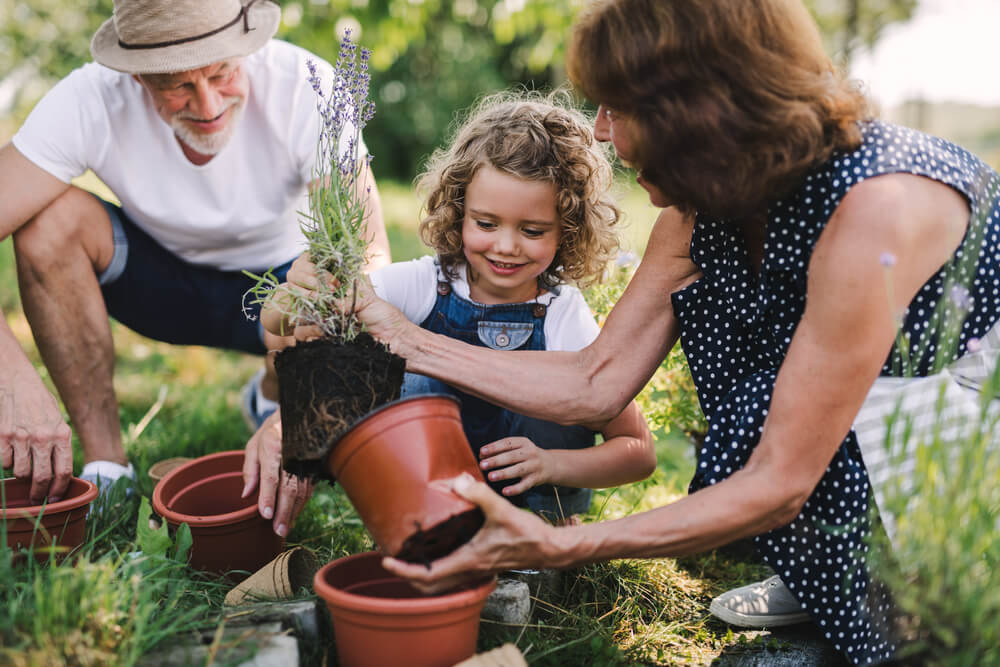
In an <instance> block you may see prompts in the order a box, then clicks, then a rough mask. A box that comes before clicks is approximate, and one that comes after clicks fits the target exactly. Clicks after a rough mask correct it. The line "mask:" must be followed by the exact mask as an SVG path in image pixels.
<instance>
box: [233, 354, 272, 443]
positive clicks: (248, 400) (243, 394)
mask: <svg viewBox="0 0 1000 667" xmlns="http://www.w3.org/2000/svg"><path fill="white" fill-rule="evenodd" d="M264 372H265V370H264V369H263V368H261V369H260V370H258V371H257V372H256V373H254V375H253V377H252V378H250V379H249V380H248V381H247V383H246V384H245V385H243V389H242V390H241V391H240V410H241V412H242V413H243V421H245V422H246V424H247V426H248V427H249V428H250V430H251V431H252V432H254V433H256V432H257V430H258V429H259V428H260V426H261V424H263V423H264V420H265V419H267V418H268V417H270V416H271V414H273V413H274V411H275V410H277V409H278V404H277V402H276V401H268V400H267V399H264V400H263V401H262V400H261V398H262V397H261V393H260V383H261V380H263V379H264ZM262 403H267V405H262Z"/></svg>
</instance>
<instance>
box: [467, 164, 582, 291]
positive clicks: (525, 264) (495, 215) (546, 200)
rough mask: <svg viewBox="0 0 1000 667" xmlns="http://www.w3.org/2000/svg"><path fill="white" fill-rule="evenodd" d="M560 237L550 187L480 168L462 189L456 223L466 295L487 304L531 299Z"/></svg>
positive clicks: (554, 252) (487, 168)
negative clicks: (459, 223)
mask: <svg viewBox="0 0 1000 667" xmlns="http://www.w3.org/2000/svg"><path fill="white" fill-rule="evenodd" d="M561 233H562V229H561V225H560V220H559V214H558V213H557V211H556V186H555V184H553V183H548V182H546V181H529V180H525V179H523V178H518V177H517V176H512V175H511V174H507V173H504V172H502V171H499V170H497V169H496V168H494V167H492V166H490V165H483V166H482V167H480V168H479V170H478V171H476V174H475V176H473V177H472V180H471V181H470V182H469V184H468V186H467V187H466V189H465V217H464V218H463V219H462V250H463V252H464V253H465V260H466V262H468V265H469V296H470V297H471V298H472V299H473V300H474V301H478V302H480V303H491V304H492V303H518V302H522V301H531V300H532V299H534V298H535V297H536V296H537V295H538V276H540V275H541V274H542V273H543V272H544V271H545V270H546V269H547V268H549V265H550V264H552V260H553V259H554V258H555V256H556V251H557V250H558V249H559V238H560V236H561Z"/></svg>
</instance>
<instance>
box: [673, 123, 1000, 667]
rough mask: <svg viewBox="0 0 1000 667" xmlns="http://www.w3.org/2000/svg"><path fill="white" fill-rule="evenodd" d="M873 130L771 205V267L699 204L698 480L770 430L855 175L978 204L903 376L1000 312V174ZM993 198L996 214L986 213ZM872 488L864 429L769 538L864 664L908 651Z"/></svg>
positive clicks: (779, 565)
mask: <svg viewBox="0 0 1000 667" xmlns="http://www.w3.org/2000/svg"><path fill="white" fill-rule="evenodd" d="M862 129H863V135H864V140H863V143H862V145H861V146H860V147H859V148H858V149H857V150H856V151H854V152H852V153H849V154H835V155H834V156H833V157H832V158H831V159H830V160H829V161H827V162H826V163H824V164H823V165H820V166H819V167H818V168H816V169H814V170H813V171H812V172H810V173H809V174H807V176H806V177H805V179H804V180H803V182H802V184H801V186H800V187H799V188H798V189H797V190H796V191H795V192H793V193H792V194H791V195H789V196H788V197H786V198H784V199H783V200H781V201H778V202H775V203H774V204H773V205H772V206H771V207H770V208H769V209H768V221H767V232H766V239H765V245H764V258H763V264H762V267H761V271H760V275H759V279H758V278H757V277H755V276H754V274H753V273H752V272H751V270H750V265H749V262H748V258H747V252H746V248H745V245H744V243H743V237H742V234H741V233H740V232H738V231H736V228H735V226H732V225H730V224H727V221H725V220H720V219H714V218H710V217H707V216H702V215H699V216H698V219H697V223H696V225H695V230H694V235H693V238H692V240H691V256H692V259H693V260H694V262H695V263H696V264H697V265H698V266H699V267H700V268H701V269H702V273H703V277H702V278H701V279H699V280H698V281H696V282H695V283H693V284H691V285H689V286H688V287H687V288H685V289H684V290H682V291H680V292H677V293H675V294H673V295H672V301H673V306H674V311H675V313H676V314H677V317H678V318H679V319H680V322H681V331H682V334H681V342H682V345H683V347H684V351H685V353H686V355H687V357H688V362H689V364H690V367H691V373H692V375H693V377H694V381H695V385H696V386H697V389H698V396H699V400H700V401H701V405H702V409H703V410H704V412H705V414H706V415H708V417H709V430H708V434H707V436H706V439H705V443H704V446H703V448H702V451H701V454H700V457H699V462H698V467H697V471H696V473H695V477H694V479H693V480H692V483H691V490H692V491H694V490H697V489H699V488H702V487H704V486H708V485H711V484H715V483H717V482H719V481H721V480H722V479H725V478H726V477H728V476H729V475H731V474H732V473H733V472H734V471H735V470H738V469H740V468H741V467H742V466H743V465H744V463H745V462H746V460H747V458H748V457H749V455H750V452H751V451H752V449H753V448H754V447H755V446H756V444H757V442H758V441H759V439H760V434H761V432H762V430H763V427H764V420H765V419H766V417H767V412H768V407H769V404H770V400H771V393H772V389H773V387H774V380H775V377H776V376H777V372H778V368H779V367H780V365H781V363H782V361H783V360H784V358H785V354H786V352H787V350H788V346H789V344H790V343H791V340H792V336H793V334H794V332H795V328H796V326H797V325H798V322H799V320H800V318H801V316H802V313H803V311H804V309H805V301H806V278H807V269H808V264H809V259H810V257H811V255H812V250H813V247H814V246H815V244H816V241H817V239H818V238H819V235H820V234H821V233H822V231H823V228H824V226H825V224H826V221H827V220H828V219H829V218H830V216H831V214H832V213H833V211H834V209H836V207H837V205H838V204H839V203H840V201H841V200H842V199H843V197H844V195H845V194H846V193H847V191H848V190H849V189H850V188H851V187H852V186H853V185H856V184H857V183H859V182H861V181H862V180H864V179H866V178H870V177H872V176H877V175H881V174H887V173H898V172H905V173H914V174H919V175H922V176H926V177H928V178H931V179H934V180H936V181H940V182H943V183H946V184H948V185H950V186H952V187H954V188H955V189H956V190H958V191H959V192H961V193H962V194H964V195H965V197H966V199H967V200H968V201H969V202H970V206H971V208H972V213H973V215H972V217H971V220H972V221H973V222H972V223H970V227H969V230H968V232H967V233H966V238H965V239H964V240H963V242H962V245H961V246H960V247H959V249H958V250H957V251H956V253H955V256H954V258H953V261H952V262H951V263H950V264H948V265H946V266H945V267H943V268H942V269H941V271H939V272H938V273H937V274H936V275H935V276H933V277H932V278H931V279H930V280H928V281H927V283H926V284H925V285H924V286H923V288H921V290H920V291H919V292H918V293H917V295H916V296H915V297H914V299H913V300H912V301H911V303H910V306H909V308H908V311H907V313H906V315H905V318H904V325H903V326H904V330H905V331H906V332H907V333H908V334H909V341H910V342H909V349H908V350H906V351H905V354H904V353H903V352H902V351H900V350H898V349H893V351H892V353H891V354H890V355H889V358H888V359H887V360H886V363H885V366H884V367H883V369H882V374H883V375H899V374H900V373H901V372H902V371H901V369H903V360H904V359H908V361H909V363H910V364H911V366H910V368H911V369H912V374H914V375H919V376H924V375H927V374H929V373H931V372H933V370H934V369H935V368H940V366H942V365H944V364H946V363H948V362H951V361H953V360H954V359H956V358H958V357H959V356H961V352H962V351H964V350H965V349H966V346H967V345H968V344H969V341H970V340H975V339H978V338H979V337H981V336H983V335H984V334H985V333H986V332H987V331H988V330H989V329H990V328H991V327H992V326H993V324H994V323H996V322H997V320H998V318H1000V280H998V277H997V275H998V271H1000V203H998V199H997V196H996V193H997V190H998V189H1000V177H998V176H997V174H996V172H994V171H993V170H992V169H990V168H989V167H988V166H987V165H985V164H984V163H983V162H982V161H980V160H979V159H978V158H976V157H975V156H973V155H972V154H970V153H968V152H967V151H965V150H963V149H961V148H959V147H958V146H955V145H953V144H950V143H948V142H946V141H944V140H942V139H938V138H935V137H931V136H928V135H925V134H922V133H920V132H916V131H914V130H911V129H908V128H903V127H899V126H894V125H890V124H887V123H882V122H879V121H873V122H869V123H865V124H863V125H862ZM986 193H989V194H988V195H987V194H986ZM984 207H985V209H986V210H987V211H988V213H987V214H986V215H979V213H980V211H981V209H983V208H984ZM956 283H959V284H962V285H966V286H968V291H967V292H966V293H963V294H961V295H960V296H961V297H962V299H960V300H959V299H955V298H954V296H953V298H951V299H949V298H943V297H944V295H945V294H946V292H951V291H952V290H951V288H950V286H952V285H954V284H956ZM946 286H947V287H948V289H947V290H946ZM956 317H957V319H954V318H956ZM947 322H957V323H958V327H957V334H956V335H952V336H951V337H948V336H945V337H944V338H942V337H941V336H942V331H943V330H945V329H947V327H946V325H945V323H947ZM935 357H937V359H935ZM870 492H871V487H870V485H869V480H868V474H867V472H866V470H865V466H864V463H863V461H862V459H861V452H860V450H859V448H858V444H857V441H856V439H855V436H854V433H853V432H852V433H851V434H849V435H848V437H847V438H846V439H845V440H844V442H843V443H842V445H841V447H840V449H839V450H838V451H837V454H836V456H835V457H834V459H833V461H832V462H831V464H830V466H829V468H828V469H827V471H826V473H825V475H824V477H823V478H822V479H821V480H820V483H819V485H818V486H817V487H816V489H815V491H814V492H813V494H812V496H811V497H810V498H809V500H808V501H807V502H806V503H805V506H804V507H803V509H802V512H801V514H800V515H799V516H798V517H797V518H796V519H795V521H793V522H792V523H791V524H790V525H789V526H786V527H785V528H782V529H779V530H775V531H773V532H771V533H767V534H765V535H762V536H759V537H758V538H756V543H757V548H758V550H759V551H760V552H761V554H762V555H763V556H764V558H765V560H766V561H767V562H768V564H769V565H770V566H771V567H772V568H774V570H775V572H777V573H778V574H780V575H781V577H782V579H783V580H784V582H785V583H786V584H787V585H788V587H789V589H790V590H791V591H792V593H794V594H795V595H796V597H797V598H798V600H799V602H800V603H801V604H802V605H803V607H804V608H805V609H806V610H807V611H808V612H809V613H810V615H811V616H812V618H813V620H814V622H815V623H816V624H817V625H818V626H819V627H820V629H821V630H822V631H823V632H824V633H825V635H826V637H827V638H828V639H829V640H830V641H831V642H832V643H833V644H834V645H835V646H836V647H837V649H838V650H840V651H841V652H842V653H843V654H844V655H845V656H847V657H848V659H850V660H851V661H852V662H854V663H856V664H873V663H878V662H882V661H885V660H888V659H890V658H891V657H892V655H893V654H894V652H895V646H894V644H893V642H892V640H891V638H890V637H889V635H888V633H887V632H886V631H885V628H887V627H890V626H889V623H890V622H891V621H890V616H891V613H892V609H891V603H890V598H889V596H888V595H887V593H886V591H885V590H884V589H883V588H882V587H881V586H879V585H878V584H876V583H874V582H871V581H870V579H869V576H868V571H867V569H866V565H865V554H866V552H867V550H868V547H867V544H866V538H867V537H868V535H869V533H870V531H871V529H872V527H871V526H870V521H869V518H868V513H869V498H870Z"/></svg>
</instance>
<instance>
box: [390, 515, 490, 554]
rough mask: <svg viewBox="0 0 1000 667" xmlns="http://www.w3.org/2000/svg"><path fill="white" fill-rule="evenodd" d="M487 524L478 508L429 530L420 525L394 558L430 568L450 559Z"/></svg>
mask: <svg viewBox="0 0 1000 667" xmlns="http://www.w3.org/2000/svg"><path fill="white" fill-rule="evenodd" d="M485 520H486V517H485V515H484V514H483V511H482V510H481V509H479V508H478V507H476V508H474V509H471V510H469V511H467V512H462V513H461V514H456V515H455V516H453V517H451V518H449V519H446V520H444V521H442V522H441V523H439V524H437V525H435V526H430V527H429V528H427V529H426V530H425V529H424V528H423V527H422V526H421V525H420V524H417V525H416V532H414V533H413V534H412V535H410V536H409V537H408V538H406V541H405V542H403V546H402V547H400V549H399V553H397V554H392V556H393V557H394V558H398V559H400V560H405V561H409V562H411V563H423V564H424V565H426V566H427V567H428V568H429V567H430V566H431V561H434V560H437V559H438V558H441V557H443V556H447V555H448V554H450V553H451V552H452V551H454V550H455V549H457V548H459V547H460V546H462V545H463V544H465V543H466V542H468V541H469V540H471V539H472V536H473V535H475V534H476V531H478V530H479V529H480V528H481V527H482V525H483V522H484V521H485Z"/></svg>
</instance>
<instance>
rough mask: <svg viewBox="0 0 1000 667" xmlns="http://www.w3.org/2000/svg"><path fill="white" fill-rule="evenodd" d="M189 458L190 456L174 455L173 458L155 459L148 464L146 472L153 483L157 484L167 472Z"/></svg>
mask: <svg viewBox="0 0 1000 667" xmlns="http://www.w3.org/2000/svg"><path fill="white" fill-rule="evenodd" d="M190 460H191V457H190V456H175V457H173V458H169V459H163V460H162V461H157V462H156V463H154V464H153V465H151V466H149V470H148V471H147V472H146V474H148V475H149V479H151V480H152V482H153V484H154V485H155V484H159V482H160V480H161V479H163V478H164V477H165V476H166V474H167V473H168V472H170V471H171V470H173V469H174V468H176V467H178V466H181V465H183V464H185V463H187V462H188V461H190Z"/></svg>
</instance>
